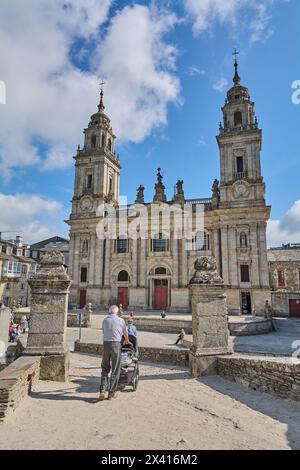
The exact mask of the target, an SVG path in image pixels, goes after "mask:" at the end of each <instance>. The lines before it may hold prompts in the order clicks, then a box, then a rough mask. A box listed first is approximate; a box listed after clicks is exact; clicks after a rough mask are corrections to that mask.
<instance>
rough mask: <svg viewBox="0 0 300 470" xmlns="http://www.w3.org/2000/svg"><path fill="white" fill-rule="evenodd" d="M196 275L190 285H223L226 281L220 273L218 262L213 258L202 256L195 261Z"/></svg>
mask: <svg viewBox="0 0 300 470" xmlns="http://www.w3.org/2000/svg"><path fill="white" fill-rule="evenodd" d="M194 268H195V273H194V276H193V277H192V279H191V281H190V284H211V285H223V284H224V281H223V279H222V278H221V276H220V275H219V273H218V268H217V262H216V260H215V258H214V257H212V256H202V257H201V258H198V259H197V260H196V261H195V264H194Z"/></svg>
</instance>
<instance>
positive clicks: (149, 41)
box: [98, 5, 180, 142]
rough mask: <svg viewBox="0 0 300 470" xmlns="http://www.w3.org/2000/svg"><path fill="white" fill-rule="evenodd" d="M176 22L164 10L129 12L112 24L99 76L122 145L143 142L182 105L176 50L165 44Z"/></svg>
mask: <svg viewBox="0 0 300 470" xmlns="http://www.w3.org/2000/svg"><path fill="white" fill-rule="evenodd" d="M177 21H178V20H177V17H176V16H175V15H174V14H172V13H166V11H165V10H163V12H162V13H160V12H159V11H157V10H156V9H154V8H151V7H150V8H148V7H146V6H141V5H134V6H132V7H126V8H124V9H123V10H122V11H120V12H119V13H118V14H117V15H116V16H115V17H114V18H113V20H112V22H111V25H110V27H109V29H108V32H107V36H106V37H105V39H104V41H103V43H101V44H100V45H99V50H98V55H99V71H101V72H102V73H103V74H104V75H105V77H106V79H107V87H106V90H107V92H106V97H105V102H106V104H107V105H108V106H107V107H108V109H109V113H110V115H111V118H112V122H113V126H114V130H115V131H116V133H117V135H118V136H119V138H120V139H122V140H125V141H126V140H130V141H133V142H140V141H142V140H144V139H145V137H147V136H148V135H149V134H150V132H151V131H152V130H153V129H154V128H156V127H158V126H161V125H164V124H166V123H167V107H168V104H169V103H170V102H178V98H179V91H180V84H179V80H178V78H177V77H176V76H175V58H176V53H177V50H176V48H175V46H173V45H172V44H169V43H167V42H166V41H165V40H164V35H165V34H166V33H167V32H169V31H170V30H171V29H172V28H173V27H174V26H175V25H176V23H177Z"/></svg>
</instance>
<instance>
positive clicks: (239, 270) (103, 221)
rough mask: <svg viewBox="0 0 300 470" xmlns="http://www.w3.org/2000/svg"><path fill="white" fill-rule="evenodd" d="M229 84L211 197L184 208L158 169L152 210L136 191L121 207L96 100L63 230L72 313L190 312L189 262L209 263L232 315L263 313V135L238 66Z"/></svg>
mask: <svg viewBox="0 0 300 470" xmlns="http://www.w3.org/2000/svg"><path fill="white" fill-rule="evenodd" d="M233 83H234V84H233V87H232V88H231V89H230V90H229V91H228V92H227V97H226V100H225V104H224V106H223V108H222V113H223V123H220V127H219V134H218V136H217V143H218V147H219V151H220V181H218V180H215V181H214V183H213V188H212V196H211V197H210V198H204V199H203V198H195V199H192V200H191V199H186V198H185V196H184V186H183V181H181V180H179V181H178V182H177V185H176V188H177V189H176V193H175V195H174V197H173V199H172V200H171V201H168V199H167V197H166V194H165V187H164V183H163V177H162V174H161V170H160V169H158V172H157V182H156V185H155V194H154V198H153V201H151V202H145V200H144V187H143V186H142V185H141V186H140V187H139V188H138V191H137V197H136V201H135V202H134V203H133V204H132V205H122V204H121V203H120V201H119V184H120V174H121V165H120V160H119V156H118V155H117V154H116V152H115V140H116V137H115V135H114V133H113V130H112V127H111V123H110V119H109V117H108V116H107V114H106V113H105V107H104V103H103V91H101V99H100V104H99V106H98V112H97V113H95V114H94V115H92V117H91V120H90V123H89V125H88V127H87V128H86V129H85V131H84V134H85V140H84V146H83V148H82V149H80V148H78V152H77V155H76V156H75V157H74V158H75V162H76V164H75V165H76V175H75V185H74V197H73V200H72V213H71V215H70V218H69V220H68V221H67V223H68V224H69V226H70V263H69V271H70V276H71V278H72V279H73V285H72V287H71V293H70V304H71V305H72V306H76V307H83V306H84V305H85V304H86V303H87V302H91V303H92V304H93V306H94V308H106V307H107V306H109V305H110V304H112V303H118V304H122V305H123V307H128V308H130V309H137V310H141V309H145V310H153V309H155V310H169V311H178V312H188V311H190V296H189V289H188V283H189V280H190V279H191V277H192V274H193V266H194V263H195V261H196V259H197V258H198V257H199V256H203V255H207V256H211V255H212V256H214V257H215V258H216V260H217V265H218V270H219V273H220V275H221V276H222V277H223V279H224V282H225V285H226V290H227V299H228V309H229V313H231V314H238V313H243V314H247V313H248V314H251V313H253V312H254V311H255V313H256V314H259V313H262V312H263V310H264V306H265V302H266V300H270V285H269V273H268V260H267V242H266V225H267V220H268V218H269V215H270V207H269V206H267V205H266V200H265V184H264V181H263V177H262V174H261V164H260V153H261V146H262V131H261V129H260V128H259V126H258V121H257V118H256V116H255V112H254V106H255V105H254V102H253V101H251V99H250V95H249V92H248V89H247V88H246V87H244V86H242V85H241V80H240V77H239V73H238V64H237V62H235V75H234V79H233ZM195 170H196V169H195ZM186 213H187V214H188V215H189V216H190V219H189V220H190V221H189V222H188V223H187V224H186V219H187V218H189V217H187V218H186V216H185V214H186ZM198 216H199V217H198ZM200 216H201V217H200ZM197 217H198V218H199V220H200V219H201V220H202V224H200V225H199V226H198V225H197V223H196V222H197V220H198V219H197ZM195 220H196V222H195ZM112 225H113V228H112ZM199 227H200V228H199Z"/></svg>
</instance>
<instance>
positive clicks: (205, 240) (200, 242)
mask: <svg viewBox="0 0 300 470" xmlns="http://www.w3.org/2000/svg"><path fill="white" fill-rule="evenodd" d="M193 249H194V250H196V251H206V250H209V234H208V233H206V232H197V233H196V236H195V237H194V238H193Z"/></svg>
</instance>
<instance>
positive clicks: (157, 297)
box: [154, 285, 168, 310]
mask: <svg viewBox="0 0 300 470" xmlns="http://www.w3.org/2000/svg"><path fill="white" fill-rule="evenodd" d="M167 307H168V285H155V286H154V308H155V310H166V308H167Z"/></svg>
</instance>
